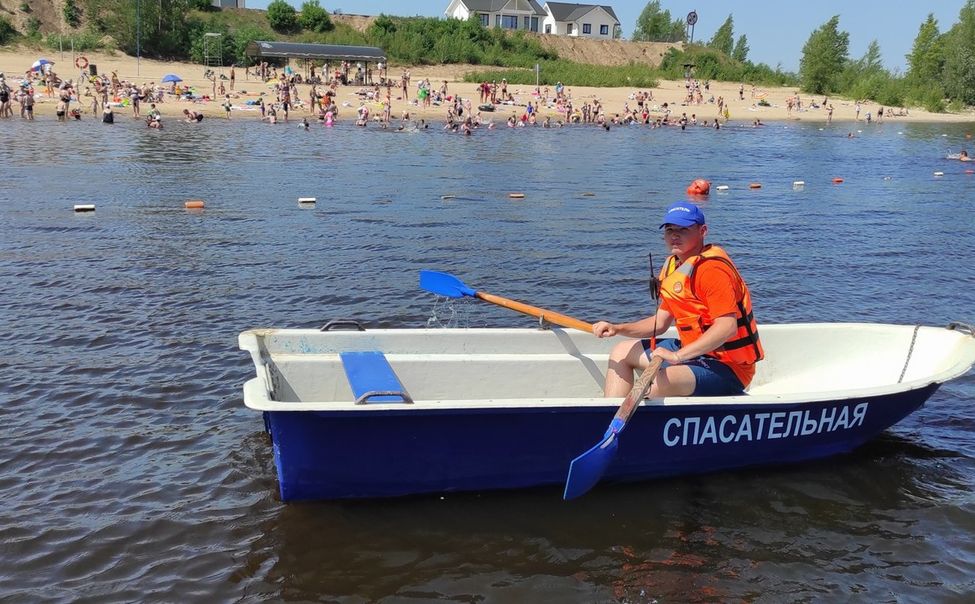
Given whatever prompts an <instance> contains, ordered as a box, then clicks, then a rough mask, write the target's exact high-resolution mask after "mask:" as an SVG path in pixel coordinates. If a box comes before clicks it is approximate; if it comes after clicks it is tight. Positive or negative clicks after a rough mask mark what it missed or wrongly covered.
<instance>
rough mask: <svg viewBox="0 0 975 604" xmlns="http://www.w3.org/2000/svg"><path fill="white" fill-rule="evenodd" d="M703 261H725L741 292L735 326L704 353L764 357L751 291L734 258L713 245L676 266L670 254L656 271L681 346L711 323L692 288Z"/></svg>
mask: <svg viewBox="0 0 975 604" xmlns="http://www.w3.org/2000/svg"><path fill="white" fill-rule="evenodd" d="M704 262H722V263H724V264H725V265H727V266H728V267H729V268H730V269H731V271H732V272H733V273H734V275H735V278H736V279H737V280H738V284H739V288H740V289H741V296H740V297H739V298H738V300H737V306H738V309H737V311H736V312H735V315H736V318H737V319H738V330H737V331H736V332H735V334H734V335H733V336H732V337H731V338H729V339H728V341H727V342H725V343H724V344H722V345H721V346H720V347H718V348H717V349H715V350H713V351H712V352H709V353H708V354H709V355H710V356H713V357H715V358H716V359H718V360H719V361H721V362H723V363H736V364H745V365H751V364H753V363H757V362H758V361H760V360H762V359H763V358H764V357H765V351H764V350H763V349H762V342H761V340H760V339H759V337H758V325H757V324H756V323H755V316H754V314H753V313H752V298H751V294H749V292H748V286H747V285H745V280H744V279H742V278H741V274H740V273H739V272H738V269H737V267H735V264H734V262H732V261H731V258H729V257H728V254H727V253H726V252H725V251H724V250H723V249H721V248H720V247H718V246H716V245H706V246H704V250H703V251H702V252H701V253H700V255H697V256H692V257H691V258H688V259H687V260H686V261H685V262H684V263H683V264H681V265H680V266H678V263H677V257H676V256H671V257H670V258H668V259H667V262H665V263H664V266H663V268H662V269H661V271H660V295H661V296H662V297H663V298H664V299H665V300H666V301H667V308H668V309H670V311H671V313H672V314H673V315H674V321H675V322H676V323H677V334H678V335H679V336H680V341H681V346H687V345H689V344H690V343H691V342H693V341H695V340H697V339H698V338H700V337H701V336H702V335H703V334H704V332H705V331H707V330H708V329H709V328H710V327H711V325H713V324H714V318H713V317H712V316H711V314H710V310H709V309H708V307H707V305H705V304H704V302H703V301H702V300H701V298H699V297H698V296H697V294H696V292H695V291H694V285H695V283H694V275H695V272H696V270H697V269H698V268H699V267H700V266H701V264H702V263H704Z"/></svg>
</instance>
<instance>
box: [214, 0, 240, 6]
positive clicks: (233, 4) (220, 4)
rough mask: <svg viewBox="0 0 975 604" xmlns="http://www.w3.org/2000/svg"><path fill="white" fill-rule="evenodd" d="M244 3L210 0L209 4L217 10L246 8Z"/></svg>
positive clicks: (228, 0)
mask: <svg viewBox="0 0 975 604" xmlns="http://www.w3.org/2000/svg"><path fill="white" fill-rule="evenodd" d="M244 2H245V0H210V4H211V5H212V6H216V7H218V8H246V7H245V6H244Z"/></svg>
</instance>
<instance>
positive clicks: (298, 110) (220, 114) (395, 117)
mask: <svg viewBox="0 0 975 604" xmlns="http://www.w3.org/2000/svg"><path fill="white" fill-rule="evenodd" d="M38 56H46V57H47V58H50V59H52V60H54V61H55V65H54V71H55V72H56V73H57V74H58V75H59V76H60V77H62V78H64V79H70V80H73V81H74V82H76V83H77V82H78V81H79V80H80V77H81V70H80V69H77V68H75V67H74V64H73V61H74V60H73V59H72V58H71V57H70V55H69V54H68V53H64V60H63V61H62V60H60V58H61V53H51V54H47V55H44V54H43V53H40V54H39V53H37V52H35V51H33V50H31V49H26V48H23V47H21V48H14V49H4V50H2V51H0V72H2V73H4V74H5V75H6V82H7V85H8V86H10V87H11V88H16V83H17V82H18V81H19V80H20V79H21V78H22V77H23V76H24V73H25V71H26V70H27V69H28V68H29V67H30V65H31V64H32V63H33V62H34V61H35V60H37V58H38ZM79 56H80V55H79ZM86 58H87V59H88V61H89V63H93V64H95V65H97V68H98V73H99V74H102V75H111V73H112V72H117V74H118V77H119V79H121V80H123V81H129V82H134V83H136V84H139V85H142V84H149V83H154V84H155V85H156V86H158V85H159V82H160V80H161V79H162V77H163V75H165V74H167V73H175V74H178V75H179V76H180V77H182V78H184V81H183V84H185V85H188V86H189V87H191V88H192V89H193V90H194V91H195V92H196V93H197V94H199V95H201V96H202V95H206V94H210V93H211V92H212V90H213V87H214V85H213V83H211V82H210V81H209V80H207V79H205V78H204V76H203V72H204V69H205V68H204V67H203V66H202V65H196V64H193V63H180V62H166V61H157V60H154V59H141V60H137V59H136V58H134V57H130V56H128V55H123V54H120V53H116V54H106V53H100V52H99V53H88V54H87V57H86ZM475 68H480V67H479V66H467V65H442V66H427V65H420V66H413V67H409V66H407V67H391V68H390V70H389V77H390V78H392V79H395V80H398V79H399V77H400V75H401V73H402V72H405V71H409V72H410V76H411V78H410V88H409V97H410V98H409V99H408V100H407V99H403V98H402V90H401V89H399V88H397V87H394V88H393V90H392V94H391V120H390V124H391V125H395V124H399V123H400V122H401V120H402V117H403V113H404V111H406V112H409V115H410V119H412V120H418V119H423V120H425V121H426V122H427V123H428V124H431V125H440V124H443V123H444V121H445V119H446V117H447V104H446V103H445V104H443V105H441V106H432V107H418V106H415V105H413V104H412V103H411V101H413V100H414V99H415V92H416V85H417V83H419V82H420V81H421V80H423V79H425V78H426V79H429V80H430V82H431V86H432V88H433V89H435V90H436V89H439V88H440V86H442V85H443V82H444V80H446V82H447V90H448V95H450V96H451V97H453V96H454V95H458V94H459V95H460V96H461V98H463V99H464V100H465V102H466V101H467V99H470V103H471V108H472V111H473V112H477V106H478V105H479V104H480V103H479V102H478V84H475V83H467V82H463V81H461V78H462V77H463V74H464V73H465V72H467V71H470V70H472V69H475ZM215 71H216V72H217V73H218V74H221V73H222V74H223V75H225V76H226V75H227V74H228V73H229V66H228V67H224V68H222V69H221V68H215ZM236 74H237V79H236V89H237V90H236V91H234V94H235V96H234V97H232V99H231V100H232V103H233V106H234V110H233V111H232V112H231V119H245V120H253V121H260V112H259V111H258V110H257V108H256V106H254V105H247V104H246V103H247V101H251V102H255V101H257V99H259V98H261V96H262V95H261V93H264V94H263V97H264V99H265V102H266V103H270V102H272V101H273V100H274V99H275V93H274V91H273V90H272V87H271V85H270V84H269V83H263V82H260V81H258V80H257V79H255V78H254V76H253V75H251V76H250V77H249V78H248V77H247V76H245V70H244V68H237V70H236ZM223 82H224V84H225V85H228V83H229V81H228V80H224V81H223ZM702 84H703V83H702ZM88 88H89V92H90V93H91V94H94V90H93V88H92V87H91V86H90V85H89V86H88ZM360 88H362V89H365V88H368V87H360V86H338V87H337V90H336V96H335V103H336V105H337V107H338V116H337V120H338V121H341V122H345V121H354V120H355V117H356V115H355V114H356V110H357V109H358V107H359V105H360V102H364V104H365V105H366V106H367V107H368V108H369V110H370V114H371V115H370V122H373V119H372V116H375V115H377V114H379V113H381V111H382V110H381V105H382V104H381V103H379V102H377V101H373V100H365V101H363V99H362V98H361V97H360V96H359V95H358V94H356V93H357V91H359V90H360ZM545 88H546V87H545V86H543V87H542V89H543V92H544V89H545ZM548 88H549V89H550V94H549V96H553V93H552V92H551V89H552V88H553V87H548ZM35 89H36V92H37V97H36V104H35V108H34V113H35V116H36V117H38V118H42V119H49V118H51V119H53V118H54V117H55V112H56V106H57V98H56V91H55V98H51V97H48V96H46V95H44V94H43V86H42V85H38V84H35ZM167 89H168V87H167ZM322 89H323V88H321V87H320V90H322ZM309 91H310V86H309V85H307V84H299V85H298V94H299V100H300V101H301V103H302V104H303V106H297V107H295V108H294V110H293V111H291V112H290V116H289V117H290V119H289V123H290V122H299V123H300V122H301V118H302V117H307V118H309V121H310V122H312V123H316V122H317V119H311V118H312V114H311V113H309V111H308V105H309V98H308V95H309ZM228 92H230V91H229V90H228ZM509 92H510V93H511V94H512V95H513V97H514V100H515V104H514V105H504V104H502V105H497V106H496V107H495V111H493V112H490V113H488V112H484V113H483V114H482V119H491V120H492V121H495V122H501V123H502V124H503V122H504V120H506V119H507V118H509V117H510V116H511V115H512V114H514V115H515V116H516V117H520V116H521V114H522V113H523V112H524V110H525V107H526V106H527V104H528V103H529V102H531V103H532V104H533V105H535V103H536V102H537V98H536V97H535V96H534V95H533V92H534V87H531V86H516V85H512V86H511V87H510V89H509ZM639 92H646V93H650V94H652V100H648V101H647V107H648V109H649V110H650V111H649V112H650V115H651V118H654V117H659V116H660V115H662V111H663V110H664V109H663V108H664V103H666V104H667V106H668V108H669V109H670V112H671V113H670V115H671V121H672V122H673V120H675V119H677V118H679V117H680V116H681V114H682V113H686V114H687V117H688V119H690V118H691V116H692V115H694V116H696V118H697V120H699V121H704V120H708V121H709V122H712V121H713V120H714V119H715V118H717V117H718V116H719V114H718V107H717V99H718V98H719V97H723V99H724V101H725V103H726V106H727V107H728V111H729V119H728V121H730V122H733V123H735V122H737V123H740V124H746V123H749V122H752V123H753V122H754V121H755V120H760V121H761V122H763V123H769V122H807V123H822V124H826V123H828V121H829V118H828V115H827V113H828V111H827V107H828V105H830V104H831V105H832V106H833V115H832V122H835V123H849V124H862V123H866V122H867V120H866V115H867V113H870V115H871V119H872V120H873V121H875V122H877V123H885V122H891V121H893V122H911V123H915V122H918V123H969V122H972V123H975V111H973V110H972V109H966V110H965V111H963V112H959V113H931V112H928V111H924V110H922V109H912V108H907V110H906V111H907V114H906V115H897V112H898V110H901V109H902V108H900V107H897V108H886V109H887V114H888V115H886V116H885V117H884V118H883V119H882V120H877V114H878V111H879V110H880V109H881V106H880V105H878V104H877V103H874V102H872V101H870V102H863V103H861V104H860V112H859V114H858V113H857V103H856V101H854V100H850V99H844V98H840V97H829V98H827V99H824V98H823V97H819V96H817V97H813V96H811V95H808V94H805V93H801V92H798V91H797V90H796V89H795V88H792V87H772V88H770V87H752V86H748V85H745V86H744V87H743V90H742V85H741V84H740V83H733V82H711V83H710V86H709V90H706V91H705V90H702V92H703V97H704V102H703V103H701V104H689V105H685V104H683V101H684V99H685V98H686V89H685V83H684V82H683V81H673V80H661V81H660V82H659V83H658V85H657V86H656V87H654V88H652V89H643V90H637V89H633V88H596V87H582V86H576V87H572V86H567V87H566V94H567V95H569V97H570V98H571V100H572V103H573V105H574V107H576V108H579V107H581V106H582V105H583V104H584V103H593V102H595V101H597V100H598V101H599V102H600V104H601V106H602V108H603V111H604V114H605V116H606V120H607V121H610V120H612V118H613V117H614V116H615V115H616V114H623V113H624V111H625V110H626V109H630V110H632V109H635V108H637V102H636V100H635V95H636V94H637V93H639ZM740 92H743V96H744V98H741V95H740ZM78 94H79V99H78V101H77V102H75V101H73V102H72V103H71V107H72V108H79V109H80V110H81V112H82V116H84V117H83V119H93V118H94V117H98V118H99V119H100V114H101V111H100V109H99V111H98V113H97V114H96V115H93V114H92V111H91V105H92V99H93V97H92V96H85V84H82V85H80V86H79V87H78ZM381 94H382V97H381V98H384V97H385V88H381ZM163 96H164V101H163V102H161V103H158V104H157V108H158V109H159V111H160V113H161V114H162V117H163V120H164V121H165V122H171V121H173V120H176V119H182V118H183V114H182V111H183V109H190V110H191V111H196V112H198V113H202V114H203V115H204V116H206V117H207V118H210V119H226V116H225V112H224V109H223V108H222V103H223V102H224V100H225V99H224V97H220V96H219V95H217V96H218V98H217V99H214V100H209V101H186V100H177V99H176V97H175V96H173V95H171V94H168V93H167V94H164V95H163ZM711 97H713V98H714V99H715V102H707V100H708V99H709V98H711ZM795 97H798V98H799V100H800V101H801V103H802V105H801V109H800V110H798V111H797V110H795V109H793V110H791V111H790V110H789V108H788V107H787V103H788V101H789V99H791V98H795ZM760 100H764V101H766V102H767V103H768V104H769V105H770V106H760V105H758V102H759V101H760ZM823 100H826V104H823ZM12 109H13V112H14V115H13V118H11V119H21V118H20V116H19V106H18V104H17V103H16V102H15V101H14V102H12ZM891 110H893V111H895V113H894V114H893V115H891V114H890V111H891ZM148 111H149V103H148V102H147V101H143V102H142V108H141V114H142V116H143V117H144V116H145V114H147V113H148ZM114 112H115V114H116V118H124V117H130V116H131V115H132V109H131V108H130V107H127V106H121V107H115V108H114ZM465 113H466V112H465ZM537 115H538V118H539V120H538V121H539V124H540V123H541V121H542V120H544V118H545V117H550V118H551V119H552V121H553V122H554V121H556V120H557V119H563V120H564V117H563V114H562V113H559V112H558V111H556V110H555V109H554V108H552V107H550V106H547V105H545V106H542V107H539V108H538V112H537ZM280 121H283V120H280ZM721 121H722V123H723V122H724V121H726V120H725V118H724V116H721ZM0 123H2V121H0Z"/></svg>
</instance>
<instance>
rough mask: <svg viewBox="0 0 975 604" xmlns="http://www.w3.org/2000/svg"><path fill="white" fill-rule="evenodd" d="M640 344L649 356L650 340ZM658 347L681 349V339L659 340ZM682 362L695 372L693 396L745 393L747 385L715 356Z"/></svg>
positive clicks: (673, 349)
mask: <svg viewBox="0 0 975 604" xmlns="http://www.w3.org/2000/svg"><path fill="white" fill-rule="evenodd" d="M640 344H642V345H643V350H644V351H645V352H646V353H647V357H648V358H649V357H650V355H651V353H652V351H651V350H650V340H640ZM657 347H658V348H665V349H667V350H672V351H674V352H677V351H678V350H680V340H676V339H673V338H667V339H664V340H657ZM681 364H682V365H685V366H687V367H688V368H689V369H690V370H691V373H693V374H694V382H695V385H694V392H693V393H691V396H735V395H739V394H744V393H745V387H744V386H742V384H741V380H739V379H738V376H737V375H735V372H734V371H732V370H731V367H728V366H727V365H725V364H724V363H722V362H721V361H719V360H718V359H716V358H714V357H709V356H700V357H696V358H693V359H690V360H687V361H684V362H683V363H681ZM664 365H665V366H666V365H667V364H666V363H664Z"/></svg>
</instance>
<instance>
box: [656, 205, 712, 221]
mask: <svg viewBox="0 0 975 604" xmlns="http://www.w3.org/2000/svg"><path fill="white" fill-rule="evenodd" d="M668 224H676V225H677V226H682V227H689V226H691V225H692V224H704V212H702V211H701V208H699V207H697V206H696V205H694V204H693V203H690V202H687V201H678V202H676V203H672V204H670V207H669V208H667V213H666V214H664V220H663V222H662V223H661V224H660V228H664V226H666V225H668Z"/></svg>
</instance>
